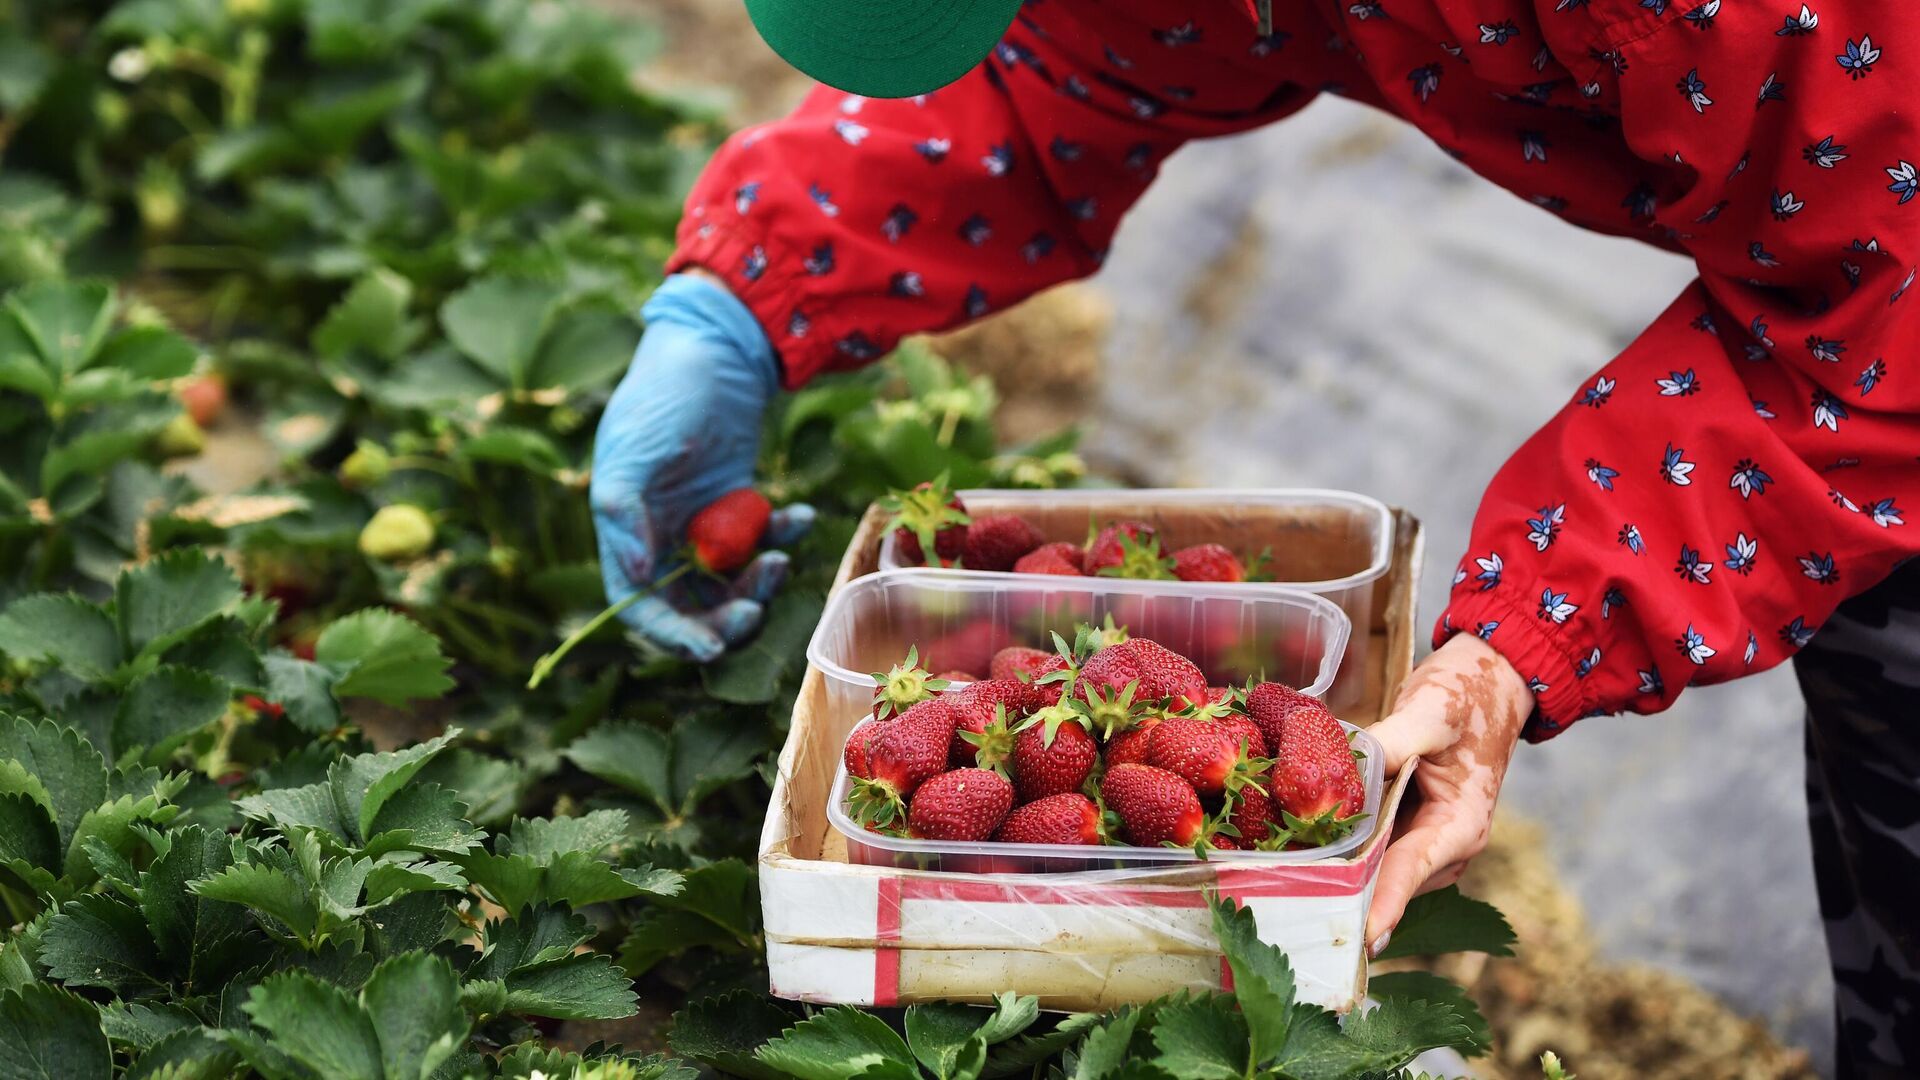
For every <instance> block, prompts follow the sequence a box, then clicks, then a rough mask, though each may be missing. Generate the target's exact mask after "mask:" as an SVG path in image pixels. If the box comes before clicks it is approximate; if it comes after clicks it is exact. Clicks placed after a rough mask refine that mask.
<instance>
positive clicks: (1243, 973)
mask: <svg viewBox="0 0 1920 1080" xmlns="http://www.w3.org/2000/svg"><path fill="white" fill-rule="evenodd" d="M1207 902H1208V904H1209V905H1210V906H1211V907H1212V909H1213V932H1214V934H1215V935H1216V936H1218V937H1219V939H1220V949H1221V951H1222V952H1224V953H1225V954H1226V957H1227V967H1228V969H1229V970H1230V971H1232V972H1233V993H1234V997H1235V998H1236V999H1237V1000H1238V1001H1239V1003H1240V1010H1241V1012H1243V1013H1245V1014H1246V1017H1247V1028H1248V1029H1249V1030H1250V1031H1251V1032H1252V1039H1253V1042H1252V1045H1251V1053H1252V1062H1253V1064H1255V1065H1259V1064H1262V1063H1264V1062H1265V1061H1267V1060H1268V1059H1269V1058H1271V1057H1273V1056H1274V1054H1275V1053H1276V1052H1278V1051H1279V1049H1280V1047H1281V1045H1282V1044H1284V1043H1285V1042H1286V1040H1287V1022H1288V1019H1289V1018H1290V1017H1291V1016H1292V1009H1293V996H1294V982H1293V968H1292V967H1291V966H1290V965H1289V964H1288V963H1287V955H1286V953H1284V952H1282V951H1280V949H1278V948H1276V947H1275V946H1273V945H1269V944H1268V943H1266V942H1264V941H1261V940H1260V930H1259V927H1258V926H1256V925H1255V924H1254V919H1253V912H1251V911H1248V910H1247V909H1246V908H1244V907H1242V906H1240V905H1239V904H1237V903H1235V902H1234V901H1233V900H1231V899H1227V898H1223V897H1220V896H1217V895H1211V896H1209V897H1208V898H1207Z"/></svg>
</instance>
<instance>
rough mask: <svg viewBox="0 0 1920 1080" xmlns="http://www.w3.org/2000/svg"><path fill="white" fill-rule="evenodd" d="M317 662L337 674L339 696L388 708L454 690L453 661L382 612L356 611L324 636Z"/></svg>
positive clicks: (418, 631) (410, 626)
mask: <svg viewBox="0 0 1920 1080" xmlns="http://www.w3.org/2000/svg"><path fill="white" fill-rule="evenodd" d="M313 653H314V655H313V658H314V659H315V660H316V661H318V662H319V663H320V664H322V665H324V666H325V667H327V668H328V669H329V670H331V671H332V672H333V673H334V684H333V693H334V695H335V696H336V697H364V698H373V699H374V700H376V701H381V702H384V703H386V704H388V705H404V704H406V703H407V702H408V701H412V700H415V699H420V698H436V697H439V696H440V695H441V694H444V693H446V692H447V691H448V690H451V689H452V688H453V680H452V679H450V678H448V677H447V674H446V671H447V668H448V667H449V666H450V665H451V664H452V661H451V660H448V659H447V657H446V656H445V655H444V654H442V653H441V651H440V642H439V640H438V639H436V638H435V637H434V636H433V635H432V634H430V633H428V632H427V631H426V630H424V629H422V628H421V627H420V626H419V624H417V623H415V622H413V621H412V620H411V619H408V618H406V617H405V616H403V615H400V614H398V613H396V612H392V611H387V610H385V609H384V608H367V609H365V610H362V611H356V612H354V613H353V614H352V615H349V616H347V617H346V618H344V619H339V620H336V621H335V622H333V623H331V624H329V625H328V626H327V628H326V629H325V630H322V631H321V632H320V637H319V639H318V640H317V641H315V642H314V647H313Z"/></svg>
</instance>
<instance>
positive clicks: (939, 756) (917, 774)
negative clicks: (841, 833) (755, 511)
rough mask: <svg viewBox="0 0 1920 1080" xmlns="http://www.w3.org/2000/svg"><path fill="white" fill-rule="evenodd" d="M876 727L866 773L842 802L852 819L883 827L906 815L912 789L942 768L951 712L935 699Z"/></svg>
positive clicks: (950, 730) (869, 743)
mask: <svg viewBox="0 0 1920 1080" xmlns="http://www.w3.org/2000/svg"><path fill="white" fill-rule="evenodd" d="M877 726H878V728H879V730H877V731H875V732H874V733H873V737H872V738H870V739H868V740H867V747H866V751H867V753H866V756H867V760H866V766H867V767H866V770H865V772H864V773H863V774H856V776H857V777H858V779H856V780H855V781H854V784H853V790H852V791H851V792H850V793H849V795H848V797H847V802H848V805H849V808H850V809H852V810H853V812H854V817H855V820H857V821H859V822H860V823H861V824H863V825H876V826H879V827H881V828H886V827H888V826H890V825H892V824H894V822H895V821H897V820H898V819H899V817H900V815H901V814H902V813H903V812H904V811H905V809H906V805H905V800H906V798H907V796H909V795H912V794H913V792H914V789H916V788H918V787H919V786H920V785H921V784H923V783H925V782H926V781H927V780H928V779H929V778H931V777H934V776H937V775H939V774H940V773H941V772H942V771H943V770H945V769H946V767H947V751H948V747H949V744H950V743H951V742H952V741H953V712H952V710H951V709H949V708H948V707H947V703H946V702H944V701H942V700H940V699H939V698H935V699H933V700H931V701H923V702H921V703H920V704H918V705H915V706H914V707H912V708H910V709H908V710H907V711H906V712H904V713H902V714H901V715H900V718H899V719H897V720H889V721H887V722H885V723H881V724H879V725H877Z"/></svg>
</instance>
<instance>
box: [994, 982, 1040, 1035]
mask: <svg viewBox="0 0 1920 1080" xmlns="http://www.w3.org/2000/svg"><path fill="white" fill-rule="evenodd" d="M1038 1019H1040V999H1039V998H1037V997H1034V996H1032V995H1030V994H1015V993H1014V992H1013V991H1011V990H1003V991H1001V992H1000V993H998V994H995V995H994V999H993V1014H992V1015H991V1016H989V1017H988V1018H987V1022H986V1023H985V1024H982V1025H981V1027H980V1038H981V1040H982V1041H983V1042H985V1043H986V1044H987V1045H988V1046H993V1045H995V1044H996V1043H1002V1042H1005V1041H1006V1040H1008V1039H1011V1038H1013V1037H1014V1036H1015V1035H1018V1034H1020V1033H1021V1032H1023V1031H1025V1030H1027V1029H1028V1028H1030V1027H1032V1026H1033V1022H1034V1021H1035V1020H1038Z"/></svg>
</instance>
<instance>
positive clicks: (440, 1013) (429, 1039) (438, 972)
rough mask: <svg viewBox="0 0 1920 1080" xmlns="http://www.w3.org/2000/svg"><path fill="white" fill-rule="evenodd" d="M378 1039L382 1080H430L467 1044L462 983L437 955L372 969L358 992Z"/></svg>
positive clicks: (412, 956)
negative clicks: (440, 1067) (461, 1003)
mask: <svg viewBox="0 0 1920 1080" xmlns="http://www.w3.org/2000/svg"><path fill="white" fill-rule="evenodd" d="M360 1000H361V1004H362V1007H363V1008H364V1009H365V1011H366V1012H367V1013H368V1014H369V1015H370V1016H372V1018H373V1026H374V1033H375V1034H376V1035H377V1036H378V1038H379V1043H380V1060H381V1063H382V1067H383V1076H384V1080H428V1078H429V1077H431V1076H432V1075H433V1071H434V1070H435V1069H437V1068H439V1066H440V1064H441V1062H443V1061H445V1060H447V1058H448V1057H450V1056H451V1055H452V1054H453V1052H454V1051H455V1050H456V1049H458V1048H459V1047H460V1046H461V1045H462V1044H464V1043H465V1042H466V1039H467V1031H468V1029H469V1028H470V1027H471V1026H472V1025H471V1021H470V1020H469V1019H468V1018H467V1013H466V1010H464V1009H462V1008H461V1007H460V978H459V976H457V975H455V974H454V973H453V967H452V966H451V965H450V964H448V963H447V962H446V960H444V959H442V958H441V957H438V956H433V955H430V954H428V953H412V954H410V955H407V956H399V957H395V958H393V959H391V960H388V961H386V962H384V963H382V964H381V965H380V966H379V967H376V968H374V969H373V975H372V977H371V978H369V979H368V980H367V985H366V986H365V987H364V988H363V989H362V990H361V991H360Z"/></svg>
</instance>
